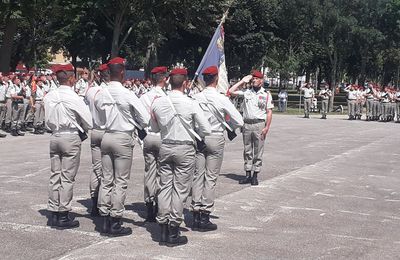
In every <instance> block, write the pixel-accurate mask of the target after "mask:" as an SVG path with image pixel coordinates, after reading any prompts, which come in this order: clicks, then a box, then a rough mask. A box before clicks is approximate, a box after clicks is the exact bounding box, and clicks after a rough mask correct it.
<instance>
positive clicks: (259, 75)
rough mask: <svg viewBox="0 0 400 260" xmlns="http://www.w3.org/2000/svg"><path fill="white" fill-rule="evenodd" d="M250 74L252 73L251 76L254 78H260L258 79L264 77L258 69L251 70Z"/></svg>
mask: <svg viewBox="0 0 400 260" xmlns="http://www.w3.org/2000/svg"><path fill="white" fill-rule="evenodd" d="M251 75H252V76H253V77H255V78H260V79H263V78H264V75H263V74H262V73H261V72H260V71H258V70H253V71H252V72H251Z"/></svg>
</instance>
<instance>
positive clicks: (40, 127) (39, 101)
mask: <svg viewBox="0 0 400 260" xmlns="http://www.w3.org/2000/svg"><path fill="white" fill-rule="evenodd" d="M44 95H45V91H44V88H43V81H41V80H40V79H39V80H38V81H37V82H36V89H35V91H34V92H33V95H32V100H33V108H34V111H35V117H34V122H33V126H34V128H35V131H34V132H33V133H34V134H44V132H45V130H44V124H43V123H44V117H45V115H44V103H43V99H44Z"/></svg>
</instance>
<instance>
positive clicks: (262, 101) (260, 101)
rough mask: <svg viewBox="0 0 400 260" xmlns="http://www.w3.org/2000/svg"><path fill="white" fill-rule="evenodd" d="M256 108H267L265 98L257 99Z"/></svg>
mask: <svg viewBox="0 0 400 260" xmlns="http://www.w3.org/2000/svg"><path fill="white" fill-rule="evenodd" d="M258 107H259V108H260V109H265V108H266V107H267V97H265V96H259V97H258Z"/></svg>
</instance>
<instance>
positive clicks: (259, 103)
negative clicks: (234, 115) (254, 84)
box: [236, 88, 274, 120]
mask: <svg viewBox="0 0 400 260" xmlns="http://www.w3.org/2000/svg"><path fill="white" fill-rule="evenodd" d="M236 93H237V95H238V96H242V97H243V98H244V100H243V119H244V120H247V119H262V120H266V119H267V111H268V110H269V109H272V108H274V104H273V103H272V96H271V93H270V92H269V91H265V90H264V89H263V88H261V89H260V90H259V91H258V92H256V91H254V90H253V89H252V88H251V89H247V90H244V91H242V90H239V91H237V92H236Z"/></svg>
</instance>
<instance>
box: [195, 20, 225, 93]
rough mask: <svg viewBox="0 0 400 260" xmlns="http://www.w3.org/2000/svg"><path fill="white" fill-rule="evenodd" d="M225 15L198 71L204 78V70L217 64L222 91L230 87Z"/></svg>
mask: <svg viewBox="0 0 400 260" xmlns="http://www.w3.org/2000/svg"><path fill="white" fill-rule="evenodd" d="M225 17H226V14H225V15H224V17H223V18H222V21H221V23H220V24H219V26H218V27H217V30H216V31H215V33H214V36H213V37H212V39H211V42H210V44H209V45H208V48H207V51H206V53H205V54H204V56H203V59H202V60H201V62H200V65H199V67H198V68H197V71H196V77H199V78H201V79H203V76H202V72H203V71H204V70H205V69H206V68H207V67H209V66H217V67H218V70H219V73H218V76H219V80H218V87H217V89H218V90H219V92H221V93H226V92H227V91H228V89H229V81H228V72H227V70H226V64H225V50H224V27H223V24H224V22H225Z"/></svg>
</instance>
